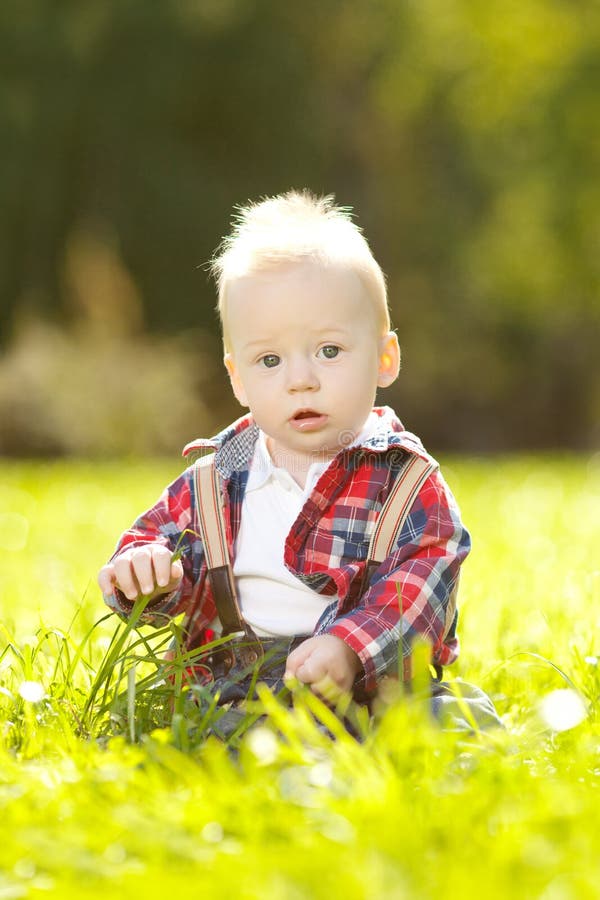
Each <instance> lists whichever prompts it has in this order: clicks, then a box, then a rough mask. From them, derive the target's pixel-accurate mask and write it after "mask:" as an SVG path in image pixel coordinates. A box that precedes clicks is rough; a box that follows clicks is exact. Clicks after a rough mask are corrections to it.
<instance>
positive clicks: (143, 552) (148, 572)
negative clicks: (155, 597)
mask: <svg viewBox="0 0 600 900" xmlns="http://www.w3.org/2000/svg"><path fill="white" fill-rule="evenodd" d="M131 567H132V569H133V573H134V575H135V577H136V578H137V580H138V584H139V586H140V590H141V592H142V594H151V593H152V592H153V590H154V587H155V582H154V569H153V568H152V553H151V551H150V548H149V547H143V548H141V549H140V550H134V552H133V554H132V556H131Z"/></svg>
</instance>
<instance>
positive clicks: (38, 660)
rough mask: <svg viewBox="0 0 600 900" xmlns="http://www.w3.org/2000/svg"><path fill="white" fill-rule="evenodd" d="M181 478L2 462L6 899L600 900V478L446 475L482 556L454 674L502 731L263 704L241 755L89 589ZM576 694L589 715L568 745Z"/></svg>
mask: <svg viewBox="0 0 600 900" xmlns="http://www.w3.org/2000/svg"><path fill="white" fill-rule="evenodd" d="M177 471H178V466H177V461H175V462H174V463H165V462H144V463H138V462H123V463H120V464H118V465H117V464H114V465H109V464H92V463H85V464H84V463H79V464H72V463H71V464H44V463H39V464H32V463H27V464H8V463H3V465H2V472H1V478H0V485H1V487H0V611H1V619H0V622H1V625H0V816H1V819H0V820H1V822H2V841H1V842H0V900H3V898H20V897H49V896H56V897H61V898H67V900H69V898H71V897H73V898H75V897H77V898H88V897H89V898H96V897H98V898H99V897H104V898H105V897H111V898H112V897H115V898H120V897H127V898H131V897H132V896H133V897H137V896H143V897H144V898H148V900H151V898H154V897H157V898H158V897H161V898H163V897H164V896H168V895H172V896H174V895H175V892H177V891H179V892H181V895H182V896H192V897H203V896H205V895H206V896H208V895H213V894H214V895H219V896H222V897H229V896H233V895H235V896H238V897H240V898H263V897H269V898H271V897H281V898H286V900H287V898H291V900H304V898H307V900H308V898H321V897H323V898H325V897H328V898H329V897H332V896H333V897H335V896H338V895H339V896H342V897H344V898H345V900H354V898H357V900H358V898H361V900H362V898H364V900H367V898H369V900H371V898H404V897H411V898H412V897H437V896H440V895H452V896H457V897H469V896H479V895H481V894H484V895H485V896H486V898H495V897H507V896H511V897H512V896H518V897H536V898H538V897H539V898H541V900H563V898H564V900H569V898H577V900H579V898H582V897H583V898H585V897H597V896H598V890H599V889H598V884H599V871H598V869H599V864H598V854H599V850H600V841H599V839H598V837H597V835H598V833H599V830H600V812H599V811H598V810H599V807H600V803H599V801H600V792H599V791H598V787H599V783H600V728H599V724H598V696H599V692H600V691H599V688H600V675H599V666H598V664H597V662H596V654H597V653H598V650H599V649H600V648H599V647H598V638H597V634H598V624H599V623H598V619H599V617H600V604H599V603H598V600H599V599H600V598H599V584H600V566H599V563H598V539H599V537H600V459H599V458H598V457H595V458H592V459H589V460H586V459H572V458H571V459H558V458H555V459H550V458H548V459H544V458H525V459H514V460H505V461H499V460H472V461H460V460H449V461H447V463H446V465H445V471H446V475H447V477H448V480H449V481H450V483H451V485H452V487H453V488H454V490H455V493H456V494H457V496H458V498H459V500H460V503H461V507H462V510H463V515H464V518H465V521H466V522H467V524H468V525H469V527H470V529H471V531H472V535H473V543H474V550H473V553H472V556H471V557H470V559H469V560H468V562H467V564H466V566H465V569H464V576H463V583H462V592H461V629H460V632H461V638H462V645H463V651H462V656H461V660H460V663H459V664H457V666H456V667H455V669H456V674H458V675H460V676H461V677H462V678H464V679H466V680H469V681H473V682H475V683H477V684H479V685H480V686H482V687H483V688H484V689H485V690H487V691H488V692H489V693H490V694H491V695H492V696H493V697H494V698H495V700H496V704H497V707H498V709H499V711H500V713H501V714H502V716H503V718H504V721H505V723H506V726H507V728H506V732H505V733H500V734H491V735H476V734H475V735H470V736H465V735H462V736H461V735H457V734H451V733H444V732H441V731H440V730H439V729H438V728H437V727H436V726H435V725H433V724H432V723H431V722H430V721H429V720H428V718H427V716H426V715H424V714H423V709H422V704H419V703H417V702H411V701H410V700H409V699H407V698H404V699H403V700H402V699H400V700H398V701H396V702H394V703H392V704H391V705H390V706H389V707H388V708H387V709H385V710H384V711H382V713H381V716H380V720H379V722H378V723H377V724H376V726H375V727H369V728H368V729H367V733H366V738H365V741H364V742H363V743H357V742H356V741H354V740H353V739H352V738H350V737H349V736H348V735H346V734H345V732H343V731H342V730H339V729H338V733H337V740H335V741H333V740H331V739H330V738H329V737H328V736H327V735H326V734H324V733H323V730H322V729H319V728H318V727H317V724H316V723H317V722H318V721H319V720H325V723H326V724H329V726H330V728H332V729H335V723H334V722H331V721H329V722H328V720H327V710H326V709H325V708H324V707H322V706H321V705H320V704H319V703H318V701H317V700H316V699H313V698H312V697H311V696H305V695H302V696H300V697H299V698H298V703H297V708H296V709H295V710H294V711H288V710H287V709H285V708H284V707H283V706H281V705H279V704H278V703H277V702H276V701H275V700H273V698H272V697H270V696H269V695H264V694H263V698H262V705H260V704H259V706H258V707H257V711H265V710H266V712H267V715H268V718H267V722H266V724H265V725H261V726H259V727H258V728H257V729H255V730H254V731H250V732H249V733H248V735H246V736H245V737H242V738H241V739H240V740H239V741H238V742H237V746H238V749H237V751H236V753H235V754H233V753H232V752H231V751H230V749H229V748H228V747H227V746H225V745H224V744H223V743H221V742H220V741H218V740H217V739H216V738H214V737H213V738H208V739H206V726H207V721H208V720H209V719H210V716H211V713H210V712H209V715H208V718H206V717H204V718H203V717H202V714H201V711H200V707H199V706H198V704H195V703H193V702H192V701H191V700H190V692H189V690H186V688H185V683H184V682H183V681H182V679H181V668H182V665H183V662H184V661H181V660H180V662H179V664H177V662H176V663H175V666H174V677H173V679H172V681H167V682H166V683H165V681H164V679H163V676H164V671H163V669H162V664H161V663H160V651H161V646H164V644H165V642H167V641H168V640H170V638H171V637H172V633H171V630H170V629H165V630H164V631H163V632H162V633H158V634H157V635H153V634H152V633H151V632H149V631H148V630H144V631H143V633H141V634H140V633H138V632H136V631H134V630H129V631H128V630H127V629H126V628H125V626H124V625H122V624H120V625H119V624H118V623H117V620H116V619H115V618H110V617H109V618H104V609H103V607H102V605H101V599H100V596H99V591H98V589H97V588H96V586H95V576H96V572H97V570H98V568H99V567H100V565H101V564H102V563H103V562H104V561H105V559H106V558H107V556H108V555H109V554H110V552H111V551H112V547H113V544H114V541H115V539H116V537H117V536H118V534H119V533H120V531H121V530H122V529H123V528H124V527H126V526H127V525H128V524H129V523H130V521H131V519H132V518H133V517H134V515H135V514H136V513H137V512H139V511H140V510H141V509H143V508H145V507H146V506H148V505H150V503H151V502H152V501H153V499H154V498H155V497H156V496H157V495H158V493H159V492H160V490H161V489H162V486H163V484H164V483H165V482H166V481H167V480H169V479H170V478H172V477H174V475H175V474H176V473H177ZM598 655H599V656H600V654H598ZM134 679H135V683H134ZM27 682H32V683H33V684H34V689H35V686H38V687H37V689H38V690H39V691H43V694H44V696H43V697H42V698H41V699H39V700H38V701H37V702H34V701H33V700H27V699H24V697H23V696H22V694H25V696H29V695H28V691H27ZM39 686H41V687H39ZM567 688H569V689H570V690H571V691H573V693H572V694H567V695H565V694H564V693H563V694H558V695H554V694H553V693H552V692H554V691H556V690H563V689H567ZM573 696H575V698H577V697H580V698H581V699H582V700H583V702H584V703H585V708H586V710H587V714H586V716H585V717H584V718H583V721H581V722H580V723H579V724H577V725H575V726H574V727H571V728H564V726H565V725H566V724H567V722H564V723H563V724H562V725H561V724H560V721H558V722H557V723H556V726H555V729H554V730H552V728H551V727H550V722H552V721H553V719H552V713H553V712H554V714H557V711H558V706H557V704H558V702H559V700H560V699H564V698H565V697H566V698H567V700H568V699H573ZM548 697H550V701H548V700H546V702H550V703H551V709H550V713H549V714H546V713H543V712H542V703H543V702H544V698H548ZM552 703H553V705H552ZM563 728H564V730H561V729H563Z"/></svg>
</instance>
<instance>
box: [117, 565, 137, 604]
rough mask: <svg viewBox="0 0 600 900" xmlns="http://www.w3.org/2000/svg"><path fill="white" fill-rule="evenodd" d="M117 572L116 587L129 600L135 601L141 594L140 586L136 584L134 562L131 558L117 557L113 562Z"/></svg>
mask: <svg viewBox="0 0 600 900" xmlns="http://www.w3.org/2000/svg"><path fill="white" fill-rule="evenodd" d="M113 567H114V570H115V576H116V577H115V586H116V587H118V588H119V590H121V591H122V592H123V593H124V594H125V596H126V597H127V599H128V600H135V599H136V597H138V596H139V594H140V586H139V584H138V583H137V582H136V580H135V578H134V575H133V570H132V560H131V558H130V557H129V556H117V558H116V559H115V560H113Z"/></svg>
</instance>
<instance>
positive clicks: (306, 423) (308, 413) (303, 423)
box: [290, 409, 327, 431]
mask: <svg viewBox="0 0 600 900" xmlns="http://www.w3.org/2000/svg"><path fill="white" fill-rule="evenodd" d="M326 421H327V416H326V415H324V414H323V413H319V412H317V411H316V410H314V409H299V410H298V412H296V413H294V415H293V416H292V418H291V419H290V424H291V426H292V428H295V429H296V430H297V431H313V430H314V429H316V428H320V427H321V426H323V425H324V424H325V422H326Z"/></svg>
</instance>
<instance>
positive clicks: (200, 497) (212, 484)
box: [194, 453, 251, 636]
mask: <svg viewBox="0 0 600 900" xmlns="http://www.w3.org/2000/svg"><path fill="white" fill-rule="evenodd" d="M214 459H215V456H214V453H211V454H209V455H208V456H204V457H202V458H201V459H199V460H198V461H197V462H196V464H195V466H194V492H195V498H196V510H197V515H198V526H199V528H200V534H201V536H202V544H203V547H204V554H205V556H206V564H207V566H208V578H209V581H210V586H211V588H212V592H213V597H214V601H215V605H216V607H217V613H218V615H219V619H220V620H221V625H222V626H223V634H224V635H227V634H232V633H233V632H239V631H241V632H244V633H246V634H248V635H249V636H251V635H250V630H249V628H248V626H247V625H246V623H245V622H244V620H243V619H242V614H241V611H240V607H239V603H238V599H237V595H236V591H235V582H234V580H233V569H232V567H231V560H230V558H229V550H228V548H227V534H226V530H225V519H224V517H223V505H222V503H221V484H220V480H219V473H218V472H217V470H216V468H215V464H214Z"/></svg>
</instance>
